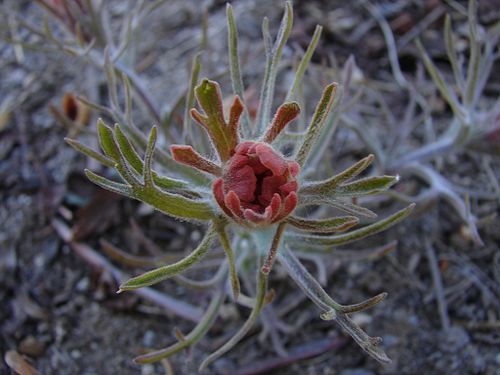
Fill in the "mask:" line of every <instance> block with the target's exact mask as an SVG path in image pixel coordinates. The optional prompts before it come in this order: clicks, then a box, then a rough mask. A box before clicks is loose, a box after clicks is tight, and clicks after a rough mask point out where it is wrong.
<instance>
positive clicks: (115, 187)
mask: <svg viewBox="0 0 500 375" xmlns="http://www.w3.org/2000/svg"><path fill="white" fill-rule="evenodd" d="M84 172H85V175H86V176H87V178H88V179H89V180H90V181H92V182H93V183H94V184H96V185H98V186H100V187H102V188H103V189H106V190H109V191H111V192H113V193H117V194H120V195H124V196H126V197H133V191H132V187H131V186H129V185H126V184H121V183H118V182H115V181H111V180H108V179H107V178H105V177H102V176H99V175H97V174H95V173H94V172H92V171H90V170H88V169H85V171H84Z"/></svg>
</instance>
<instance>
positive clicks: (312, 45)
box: [285, 25, 323, 101]
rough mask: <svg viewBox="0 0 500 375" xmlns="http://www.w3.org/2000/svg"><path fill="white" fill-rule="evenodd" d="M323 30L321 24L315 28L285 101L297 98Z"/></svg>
mask: <svg viewBox="0 0 500 375" xmlns="http://www.w3.org/2000/svg"><path fill="white" fill-rule="evenodd" d="M322 31H323V27H321V26H320V25H316V28H315V29H314V35H313V37H312V39H311V41H310V42H309V45H308V46H307V50H306V53H305V54H304V56H303V57H302V60H300V64H299V67H298V68H297V71H296V72H295V77H294V79H293V83H292V86H291V87H290V90H288V94H287V95H286V99H285V101H290V100H292V99H295V94H296V92H297V90H298V88H299V87H300V85H301V83H302V78H303V77H304V73H305V72H306V69H307V66H308V65H309V62H310V61H311V57H312V55H313V53H314V50H315V49H316V46H317V45H318V41H319V38H320V37H321V32H322Z"/></svg>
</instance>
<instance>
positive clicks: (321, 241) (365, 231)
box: [287, 203, 415, 246]
mask: <svg viewBox="0 0 500 375" xmlns="http://www.w3.org/2000/svg"><path fill="white" fill-rule="evenodd" d="M414 207H415V204H414V203H412V204H410V205H409V206H408V207H406V208H404V209H402V210H400V211H398V212H396V213H395V214H392V215H391V216H389V217H387V218H385V219H383V220H379V221H377V222H375V223H373V224H370V225H367V226H365V227H363V228H360V229H356V230H353V231H351V232H348V233H344V234H339V235H334V236H320V235H308V234H302V235H298V234H296V233H288V234H287V238H290V239H291V240H296V241H303V242H306V243H310V244H314V245H322V246H332V245H343V244H347V243H350V242H354V241H357V240H360V239H362V238H365V237H368V236H371V235H373V234H376V233H379V232H382V231H384V230H386V229H388V228H390V227H392V226H393V225H395V224H397V223H399V222H400V221H401V220H403V219H404V218H405V217H407V216H408V215H409V214H410V213H411V211H412V210H413V208H414Z"/></svg>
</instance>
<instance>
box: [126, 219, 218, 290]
mask: <svg viewBox="0 0 500 375" xmlns="http://www.w3.org/2000/svg"><path fill="white" fill-rule="evenodd" d="M216 233H217V232H216V230H215V225H214V224H211V225H210V227H209V228H208V230H207V232H206V234H205V237H203V239H202V241H201V243H200V244H199V245H198V247H197V248H196V249H195V250H194V251H193V252H192V253H191V254H189V255H188V256H187V257H185V258H184V259H182V260H180V261H178V262H177V263H174V264H170V265H167V266H163V267H159V268H157V269H154V270H152V271H149V272H146V273H144V274H142V275H140V276H137V277H133V278H131V279H129V280H127V281H125V282H124V283H123V284H121V285H120V289H119V290H118V293H120V292H123V291H127V290H134V289H139V288H143V287H145V286H150V285H153V284H157V283H159V282H160V281H163V280H165V279H168V278H170V277H172V276H175V275H178V274H179V273H181V272H184V271H185V270H187V269H188V268H190V267H191V266H192V265H193V264H195V263H196V262H198V261H200V260H201V259H202V258H203V257H204V256H205V255H206V253H207V252H208V250H209V249H210V245H211V244H212V242H213V240H214V239H215V235H216Z"/></svg>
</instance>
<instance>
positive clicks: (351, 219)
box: [286, 216, 359, 233]
mask: <svg viewBox="0 0 500 375" xmlns="http://www.w3.org/2000/svg"><path fill="white" fill-rule="evenodd" d="M286 221H287V223H288V224H290V225H292V226H294V227H295V228H297V229H300V230H304V231H308V232H319V233H332V232H343V231H345V230H347V229H349V228H351V227H352V226H354V225H356V224H357V223H359V219H358V218H357V217H355V216H338V217H333V218H330V219H320V220H315V219H306V218H302V217H296V216H290V217H288V218H287V219H286Z"/></svg>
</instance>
